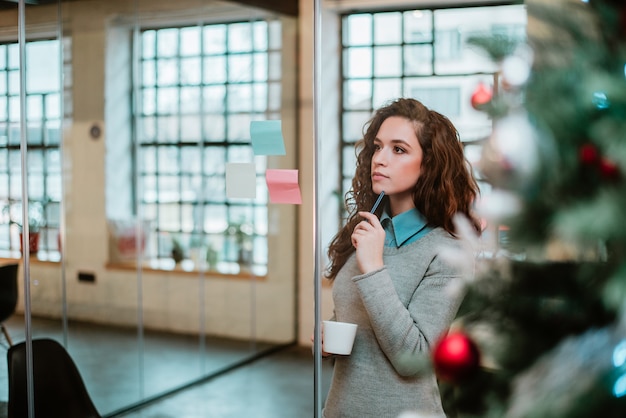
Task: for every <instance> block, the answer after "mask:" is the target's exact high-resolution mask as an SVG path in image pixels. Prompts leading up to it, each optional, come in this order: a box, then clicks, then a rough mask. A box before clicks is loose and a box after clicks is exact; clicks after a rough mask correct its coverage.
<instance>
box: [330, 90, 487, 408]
mask: <svg viewBox="0 0 626 418" xmlns="http://www.w3.org/2000/svg"><path fill="white" fill-rule="evenodd" d="M366 126H367V129H366V132H365V135H364V138H363V139H362V140H361V141H359V142H358V143H357V152H358V155H357V166H356V174H355V176H354V179H353V180H352V189H351V191H350V192H349V193H348V195H347V197H346V204H347V206H348V208H349V209H350V216H349V218H348V220H347V223H346V225H345V226H344V227H343V228H342V229H341V230H340V231H339V232H338V234H337V235H336V236H335V237H334V239H333V240H332V242H331V244H330V247H329V250H328V255H329V259H330V265H329V267H328V274H327V276H328V278H329V279H330V280H333V302H334V310H335V314H334V318H333V320H336V321H342V322H352V323H356V324H358V330H357V336H356V339H355V342H354V346H353V349H352V353H351V354H350V355H349V356H334V359H335V366H334V372H333V379H332V383H331V387H330V390H329V393H328V397H327V399H326V403H325V407H324V417H325V418H337V417H355V418H356V417H358V418H363V417H377V418H380V417H394V418H395V417H397V416H398V415H399V414H401V413H402V412H405V411H415V412H420V413H426V414H429V416H430V415H434V416H444V412H443V408H442V405H441V399H440V395H439V390H438V386H437V381H436V377H435V375H434V374H433V373H432V371H430V369H428V370H427V368H424V367H423V361H420V358H421V356H422V355H427V354H428V353H429V351H430V350H431V348H432V347H433V345H434V344H435V343H436V342H437V340H438V339H439V338H440V337H442V336H443V334H444V333H446V332H447V330H448V327H449V326H450V324H451V322H452V320H453V319H454V316H455V315H456V312H457V310H458V307H459V305H460V303H461V299H462V296H455V293H454V292H450V291H449V290H447V289H446V287H447V285H448V284H450V283H451V282H453V281H454V280H460V277H461V276H460V275H461V272H459V271H456V270H455V269H454V268H453V267H451V266H449V265H447V264H446V263H445V262H444V261H443V259H442V257H439V256H438V253H439V252H440V251H441V249H442V248H443V247H446V246H451V245H452V246H454V245H457V244H458V241H457V239H456V238H455V230H454V222H453V217H454V216H455V215H456V214H463V215H465V216H466V217H467V218H468V220H469V222H470V223H471V225H472V226H473V227H474V228H475V230H476V231H477V232H478V233H480V222H479V219H478V218H477V217H476V216H474V214H473V213H472V203H473V201H474V199H475V197H476V196H477V194H478V193H479V191H478V185H477V183H476V180H475V179H474V177H473V175H472V172H471V170H470V166H469V163H468V162H467V160H466V159H465V157H464V154H463V147H462V144H461V142H460V141H459V137H458V133H457V131H456V129H455V127H454V126H453V125H452V123H451V122H450V121H449V120H448V119H447V118H446V117H445V116H443V115H441V114H439V113H437V112H435V111H432V110H429V109H428V108H426V107H425V106H424V105H422V104H421V103H420V102H418V101H417V100H414V99H398V100H395V101H393V102H392V103H390V104H388V105H386V106H384V107H382V108H381V109H379V110H378V111H377V112H376V113H375V114H374V116H373V118H372V119H371V120H370V121H369V123H368V125H366ZM383 191H384V196H385V197H384V198H383V201H382V204H381V205H380V206H379V209H377V210H376V211H375V212H374V214H372V213H370V212H369V211H370V210H371V209H372V205H373V204H374V202H375V201H376V199H377V197H378V196H379V194H380V193H381V192H383ZM379 216H380V221H379V218H378V217H379ZM457 295H458V293H457ZM322 355H323V356H328V354H327V353H325V352H322Z"/></svg>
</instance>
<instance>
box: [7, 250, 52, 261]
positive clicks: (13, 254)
mask: <svg viewBox="0 0 626 418" xmlns="http://www.w3.org/2000/svg"><path fill="white" fill-rule="evenodd" d="M28 259H29V261H30V262H31V263H33V264H39V263H51V264H52V263H54V264H56V263H60V262H61V253H59V252H58V251H38V252H37V253H36V254H32V253H31V254H30V255H29V257H28ZM22 260H23V258H22V253H21V252H19V251H6V250H5V251H0V262H2V263H7V262H16V261H17V262H22Z"/></svg>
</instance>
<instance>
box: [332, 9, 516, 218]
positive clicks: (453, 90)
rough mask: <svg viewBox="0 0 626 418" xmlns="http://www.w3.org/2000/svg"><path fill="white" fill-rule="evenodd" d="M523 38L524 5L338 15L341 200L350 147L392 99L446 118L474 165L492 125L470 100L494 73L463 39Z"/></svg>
mask: <svg viewBox="0 0 626 418" xmlns="http://www.w3.org/2000/svg"><path fill="white" fill-rule="evenodd" d="M525 33H526V12H525V9H524V6H523V5H512V6H511V5H508V6H490V7H469V8H468V7H465V8H445V9H429V10H406V11H391V12H372V13H370V12H356V13H350V14H346V15H343V16H342V60H343V62H342V74H343V79H342V83H343V89H342V101H341V102H342V119H341V125H342V126H341V147H342V152H341V183H342V184H341V185H340V190H341V195H342V196H345V194H346V192H347V191H348V190H349V189H350V187H351V179H352V176H353V175H354V167H355V164H356V157H355V154H354V144H355V142H356V141H357V140H358V139H360V138H361V133H362V128H363V125H364V124H365V122H367V120H368V119H369V118H370V116H371V115H372V112H373V111H374V110H375V109H377V108H378V107H380V106H382V105H383V104H384V103H385V102H386V101H388V100H390V99H393V98H396V97H400V96H404V97H414V98H416V99H418V100H420V101H422V102H423V103H424V104H425V105H426V106H428V107H430V108H432V109H434V110H437V111H439V112H440V113H443V114H444V115H446V116H447V117H448V118H450V120H451V121H452V122H453V123H454V125H455V126H456V128H457V129H458V130H459V134H460V136H461V140H462V141H463V142H465V143H468V145H466V147H465V149H466V153H467V155H468V159H470V161H472V160H475V159H476V156H479V155H480V145H469V143H480V140H482V139H484V138H486V137H488V135H489V134H490V132H491V127H492V126H491V121H490V120H489V119H488V117H487V116H486V115H485V114H484V113H482V112H478V111H476V110H474V109H473V108H472V107H471V105H470V97H471V95H472V93H473V91H474V90H475V88H476V86H477V85H478V83H480V82H483V83H485V84H487V85H492V84H493V83H494V73H495V71H496V67H495V64H494V63H493V62H492V61H491V60H490V59H489V58H488V57H487V56H485V55H482V54H481V53H480V51H477V50H475V49H473V48H472V47H471V46H469V45H467V44H466V41H467V39H468V38H469V37H470V36H473V35H485V34H508V35H514V36H518V37H520V39H524V38H525ZM488 187H489V186H488V185H487V184H485V183H481V188H483V189H488ZM341 211H342V212H341V217H345V213H344V209H343V208H342V209H341Z"/></svg>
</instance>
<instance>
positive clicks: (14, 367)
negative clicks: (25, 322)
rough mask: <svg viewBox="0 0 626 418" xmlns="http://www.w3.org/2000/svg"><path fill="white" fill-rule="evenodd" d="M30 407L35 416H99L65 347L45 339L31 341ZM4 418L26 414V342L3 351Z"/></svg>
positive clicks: (55, 417)
mask: <svg viewBox="0 0 626 418" xmlns="http://www.w3.org/2000/svg"><path fill="white" fill-rule="evenodd" d="M32 353H33V387H34V396H33V398H34V408H35V416H36V417H37V418H59V417H63V418H101V415H100V414H99V413H98V410H97V409H96V407H95V406H94V404H93V402H92V400H91V397H90V396H89V393H88V392H87V388H86V387H85V384H84V382H83V379H82V377H81V375H80V373H79V371H78V368H77V367H76V364H75V363H74V361H73V360H72V358H71V357H70V355H69V353H68V352H67V351H66V350H65V348H64V347H63V346H62V345H61V344H59V343H58V342H56V341H55V340H52V339H49V338H36V339H33V340H32ZM7 362H8V367H9V368H8V371H9V405H8V415H7V416H8V418H23V417H26V416H28V406H27V405H28V396H27V389H26V387H27V385H26V382H27V380H26V379H27V377H26V343H25V342H21V343H19V344H16V345H14V346H12V347H10V348H9V350H8V351H7Z"/></svg>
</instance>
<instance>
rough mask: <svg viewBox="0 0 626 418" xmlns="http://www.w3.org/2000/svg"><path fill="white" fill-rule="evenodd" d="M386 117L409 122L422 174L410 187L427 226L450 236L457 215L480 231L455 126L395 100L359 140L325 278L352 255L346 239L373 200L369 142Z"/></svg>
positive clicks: (473, 189) (405, 101) (403, 100)
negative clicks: (344, 218) (344, 212)
mask: <svg viewBox="0 0 626 418" xmlns="http://www.w3.org/2000/svg"><path fill="white" fill-rule="evenodd" d="M391 116H400V117H403V118H406V119H407V120H409V121H412V122H414V126H415V134H416V135H417V138H418V141H419V144H420V146H421V147H422V151H423V157H422V165H421V174H420V176H419V178H418V180H417V182H416V183H415V186H414V188H413V202H414V204H415V207H416V208H417V210H418V211H420V213H421V214H422V215H424V217H425V218H426V221H427V222H428V225H429V226H431V227H443V228H444V229H445V230H446V231H448V232H449V233H451V234H452V235H455V230H454V222H453V218H454V215H456V214H457V213H461V214H464V215H465V216H466V217H467V219H468V220H469V222H470V223H471V225H472V226H473V228H474V229H475V230H476V232H477V233H479V234H480V232H481V226H480V219H479V218H478V217H477V216H476V215H475V214H474V212H473V203H474V199H475V198H476V196H477V195H478V194H479V193H480V191H479V188H478V183H477V182H476V179H475V178H474V175H473V173H472V170H471V166H470V163H469V161H467V159H466V158H465V154H464V153H463V144H462V143H461V141H460V140H459V134H458V132H457V130H456V128H455V127H454V125H453V124H452V122H450V120H449V119H448V118H447V117H445V116H444V115H442V114H440V113H438V112H435V111H434V110H430V109H428V108H427V107H426V106H424V105H423V104H422V103H420V102H419V101H417V100H415V99H408V98H400V99H397V100H394V101H392V102H390V103H388V104H387V105H385V106H384V107H381V108H380V109H378V110H377V111H376V112H375V114H374V115H373V117H372V118H371V119H370V120H369V121H368V123H366V124H365V126H364V135H363V138H362V139H361V140H359V141H358V142H357V143H356V145H355V152H356V156H357V162H356V172H355V175H354V178H353V179H352V187H351V189H350V191H348V192H347V193H346V196H345V205H346V209H347V210H348V214H349V216H348V220H347V222H346V224H345V225H344V227H343V228H341V229H340V230H339V232H338V233H337V235H335V237H334V238H333V240H332V241H331V243H330V246H329V248H328V257H329V259H330V265H329V266H328V268H327V271H326V273H327V274H326V276H327V278H328V279H331V280H332V279H334V278H335V276H336V275H337V273H338V272H339V270H340V269H341V267H343V265H344V264H345V263H346V260H347V259H348V257H349V256H350V254H352V252H354V247H353V246H352V242H351V239H350V237H351V235H352V231H353V230H354V228H355V226H356V224H358V223H359V222H360V221H361V220H362V219H361V218H360V217H359V216H358V212H359V211H367V210H369V209H370V208H371V207H372V205H373V204H374V202H375V200H376V198H377V195H376V194H375V193H374V192H373V190H372V177H371V170H372V164H371V163H372V156H373V155H374V151H375V145H374V139H375V138H376V135H377V134H378V130H379V129H380V126H381V125H382V123H383V122H384V121H385V119H387V118H389V117H391ZM387 200H388V198H387V197H385V198H384V200H383V202H382V203H383V204H381V205H380V206H379V208H378V210H377V211H376V212H377V215H378V216H380V214H381V212H382V210H383V208H384V206H385V204H384V203H386V202H387Z"/></svg>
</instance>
